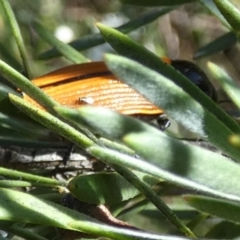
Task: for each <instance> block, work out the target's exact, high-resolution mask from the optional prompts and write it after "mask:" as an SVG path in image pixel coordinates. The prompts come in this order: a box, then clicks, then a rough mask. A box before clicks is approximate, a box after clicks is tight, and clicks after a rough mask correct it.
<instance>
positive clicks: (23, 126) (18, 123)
mask: <svg viewBox="0 0 240 240" xmlns="http://www.w3.org/2000/svg"><path fill="white" fill-rule="evenodd" d="M0 126H4V127H7V128H10V129H13V130H15V131H16V132H20V133H23V134H24V135H25V136H26V135H29V136H32V137H34V136H35V137H36V136H39V137H40V135H41V134H44V132H46V130H44V129H43V128H41V127H39V126H38V125H37V124H32V123H30V122H27V121H24V120H20V119H18V118H15V117H13V116H9V115H6V114H3V113H1V112H0Z"/></svg>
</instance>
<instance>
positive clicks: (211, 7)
mask: <svg viewBox="0 0 240 240" xmlns="http://www.w3.org/2000/svg"><path fill="white" fill-rule="evenodd" d="M199 2H200V3H201V4H202V5H203V6H204V7H205V8H206V9H207V10H208V11H209V12H210V13H211V14H213V15H215V16H216V17H217V18H218V19H219V20H220V21H221V22H222V23H223V24H224V26H225V27H227V28H228V29H231V26H230V25H229V24H228V22H227V21H226V19H225V18H224V16H223V15H222V14H221V12H220V11H219V10H218V8H217V6H216V5H215V3H214V2H213V0H199Z"/></svg>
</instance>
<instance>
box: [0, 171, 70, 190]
mask: <svg viewBox="0 0 240 240" xmlns="http://www.w3.org/2000/svg"><path fill="white" fill-rule="evenodd" d="M0 174H1V175H2V176H7V177H10V178H12V179H16V178H17V179H21V180H26V181H29V182H32V183H38V184H42V185H44V186H46V185H48V186H50V187H58V186H64V185H66V183H65V182H62V181H58V180H55V179H51V178H46V177H41V176H36V175H33V174H29V173H24V172H20V171H16V170H11V169H7V168H1V167H0Z"/></svg>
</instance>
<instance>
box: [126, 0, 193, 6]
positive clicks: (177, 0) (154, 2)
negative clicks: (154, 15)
mask: <svg viewBox="0 0 240 240" xmlns="http://www.w3.org/2000/svg"><path fill="white" fill-rule="evenodd" d="M121 2H122V3H125V4H132V5H138V6H145V7H155V6H173V5H178V4H184V3H194V2H197V0H171V1H168V0H148V1H146V0H138V1H134V0H121Z"/></svg>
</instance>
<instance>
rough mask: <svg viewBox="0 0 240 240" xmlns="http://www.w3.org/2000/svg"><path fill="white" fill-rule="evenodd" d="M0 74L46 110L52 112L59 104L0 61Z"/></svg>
mask: <svg viewBox="0 0 240 240" xmlns="http://www.w3.org/2000/svg"><path fill="white" fill-rule="evenodd" d="M0 73H1V74H2V75H3V76H4V77H5V78H6V79H8V80H9V81H10V82H11V83H12V84H13V85H15V86H16V87H18V88H20V89H21V90H22V91H23V92H25V93H26V94H28V95H29V96H30V97H32V98H33V99H35V100H36V101H38V102H39V103H40V104H42V105H43V106H44V107H46V109H49V110H50V111H53V106H58V105H59V104H58V103H57V102H56V101H54V100H53V99H51V98H49V97H48V96H47V95H46V94H45V93H44V92H43V91H42V90H41V89H40V88H38V87H36V86H35V85H33V84H32V83H31V81H29V80H28V79H27V78H25V77H24V76H23V75H22V74H20V73H19V72H17V71H16V70H14V69H13V68H12V67H10V66H9V65H8V64H6V63H5V62H3V61H1V60H0Z"/></svg>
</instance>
